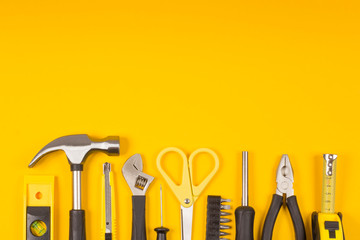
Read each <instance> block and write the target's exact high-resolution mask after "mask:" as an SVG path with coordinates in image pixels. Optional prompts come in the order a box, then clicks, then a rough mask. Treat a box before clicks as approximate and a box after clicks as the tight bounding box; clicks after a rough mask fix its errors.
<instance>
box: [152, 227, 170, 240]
mask: <svg viewBox="0 0 360 240" xmlns="http://www.w3.org/2000/svg"><path fill="white" fill-rule="evenodd" d="M168 231H169V229H168V228H164V227H158V228H155V232H157V236H156V240H166V233H167V232H168Z"/></svg>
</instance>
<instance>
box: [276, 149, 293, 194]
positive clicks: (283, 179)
mask: <svg viewBox="0 0 360 240" xmlns="http://www.w3.org/2000/svg"><path fill="white" fill-rule="evenodd" d="M276 182H277V187H276V194H277V195H279V196H284V195H285V196H286V198H289V197H291V196H294V188H293V183H294V173H293V169H292V167H291V163H290V160H289V156H288V155H287V154H283V155H282V157H281V160H280V163H279V166H278V169H277V174H276Z"/></svg>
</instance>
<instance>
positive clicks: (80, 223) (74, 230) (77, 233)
mask: <svg viewBox="0 0 360 240" xmlns="http://www.w3.org/2000/svg"><path fill="white" fill-rule="evenodd" d="M69 239H70V240H86V234H85V211H84V210H71V211H70V234H69Z"/></svg>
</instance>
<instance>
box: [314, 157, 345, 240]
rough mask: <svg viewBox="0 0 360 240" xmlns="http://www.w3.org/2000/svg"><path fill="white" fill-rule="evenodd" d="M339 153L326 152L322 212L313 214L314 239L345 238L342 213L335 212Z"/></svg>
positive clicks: (338, 239)
mask: <svg viewBox="0 0 360 240" xmlns="http://www.w3.org/2000/svg"><path fill="white" fill-rule="evenodd" d="M336 162H337V155H335V154H324V165H323V186H322V201H321V212H320V213H317V212H313V214H312V235H313V240H334V239H337V240H340V239H342V240H344V239H345V236H344V231H343V226H342V214H341V213H335V185H336Z"/></svg>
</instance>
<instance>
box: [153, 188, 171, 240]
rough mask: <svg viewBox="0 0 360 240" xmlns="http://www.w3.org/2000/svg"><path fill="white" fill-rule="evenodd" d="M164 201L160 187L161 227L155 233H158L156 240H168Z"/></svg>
mask: <svg viewBox="0 0 360 240" xmlns="http://www.w3.org/2000/svg"><path fill="white" fill-rule="evenodd" d="M163 220H164V219H163V199H162V187H161V185H160V222H161V227H158V228H155V232H156V233H157V236H156V240H166V234H167V232H168V231H169V229H168V228H166V227H164V225H163V223H164V222H163Z"/></svg>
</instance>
